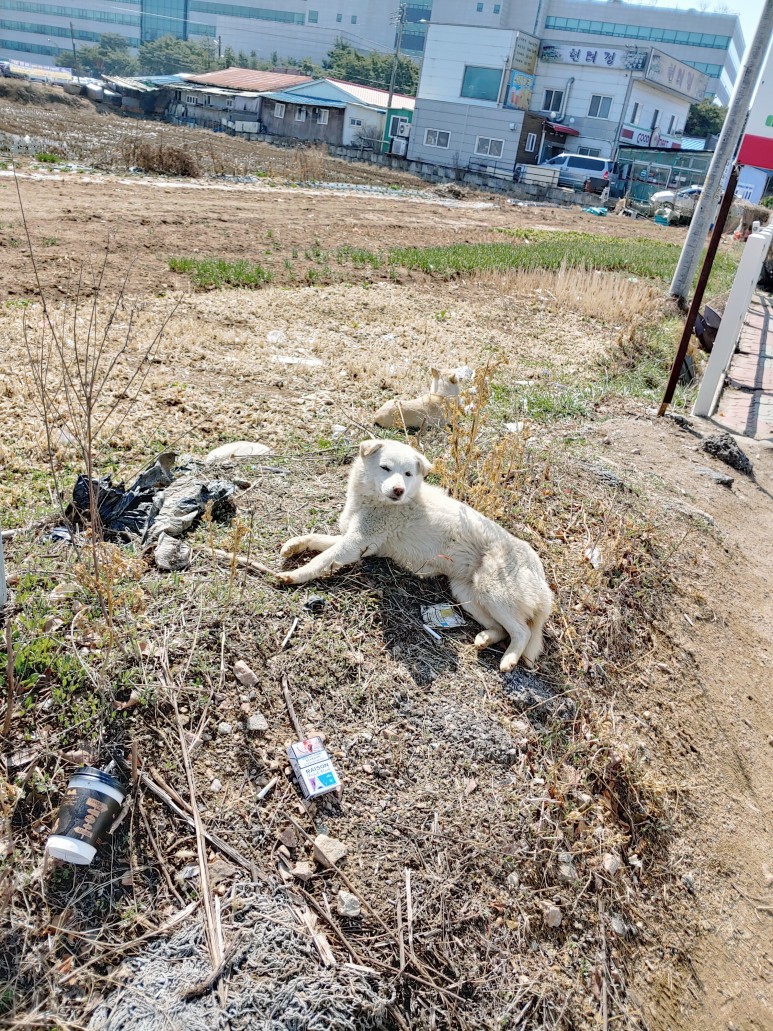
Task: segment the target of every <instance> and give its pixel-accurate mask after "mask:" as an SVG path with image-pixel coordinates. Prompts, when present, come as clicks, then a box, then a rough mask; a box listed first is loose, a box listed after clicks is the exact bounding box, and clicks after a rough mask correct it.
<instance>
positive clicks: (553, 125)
mask: <svg viewBox="0 0 773 1031" xmlns="http://www.w3.org/2000/svg"><path fill="white" fill-rule="evenodd" d="M545 128H546V129H549V130H550V132H557V133H558V134H559V135H560V136H579V135H580V134H579V132H578V131H577V130H576V129H573V128H572V127H571V126H570V125H561V124H560V123H559V122H545Z"/></svg>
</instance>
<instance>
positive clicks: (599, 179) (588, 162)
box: [540, 153, 618, 193]
mask: <svg viewBox="0 0 773 1031" xmlns="http://www.w3.org/2000/svg"><path fill="white" fill-rule="evenodd" d="M540 165H542V166H543V167H545V168H558V169H559V172H558V185H559V186H574V187H575V189H580V190H581V189H582V188H583V187H584V186H585V184H586V183H590V188H591V190H592V191H593V192H594V193H601V191H602V190H603V189H604V187H605V186H613V185H614V184H615V182H617V175H618V168H617V163H616V162H615V161H610V159H609V158H593V157H589V156H588V155H587V154H567V153H563V154H557V155H556V157H554V158H550V160H548V161H540Z"/></svg>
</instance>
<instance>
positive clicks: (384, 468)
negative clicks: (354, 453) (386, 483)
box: [380, 465, 392, 473]
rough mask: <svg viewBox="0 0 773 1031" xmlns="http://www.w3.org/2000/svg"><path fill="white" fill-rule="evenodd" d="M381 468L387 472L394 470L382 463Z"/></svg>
mask: <svg viewBox="0 0 773 1031" xmlns="http://www.w3.org/2000/svg"><path fill="white" fill-rule="evenodd" d="M380 468H381V469H383V470H384V472H385V473H389V472H391V471H392V470H391V469H390V468H389V466H388V465H382V466H380Z"/></svg>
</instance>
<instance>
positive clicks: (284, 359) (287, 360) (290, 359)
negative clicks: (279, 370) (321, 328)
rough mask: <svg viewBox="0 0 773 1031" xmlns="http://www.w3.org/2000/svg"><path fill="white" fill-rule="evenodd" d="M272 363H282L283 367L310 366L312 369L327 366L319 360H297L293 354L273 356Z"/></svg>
mask: <svg viewBox="0 0 773 1031" xmlns="http://www.w3.org/2000/svg"><path fill="white" fill-rule="evenodd" d="M271 361H272V362H281V363H282V365H308V366H310V367H311V368H316V367H317V366H319V365H324V364H325V363H324V362H323V361H321V360H320V359H319V358H295V357H294V356H293V355H291V354H272V355H271Z"/></svg>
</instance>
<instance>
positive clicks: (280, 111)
mask: <svg viewBox="0 0 773 1031" xmlns="http://www.w3.org/2000/svg"><path fill="white" fill-rule="evenodd" d="M284 116H285V106H284V104H274V118H284Z"/></svg>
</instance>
